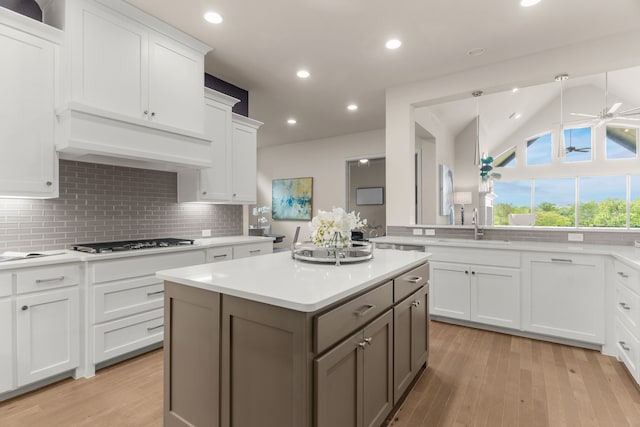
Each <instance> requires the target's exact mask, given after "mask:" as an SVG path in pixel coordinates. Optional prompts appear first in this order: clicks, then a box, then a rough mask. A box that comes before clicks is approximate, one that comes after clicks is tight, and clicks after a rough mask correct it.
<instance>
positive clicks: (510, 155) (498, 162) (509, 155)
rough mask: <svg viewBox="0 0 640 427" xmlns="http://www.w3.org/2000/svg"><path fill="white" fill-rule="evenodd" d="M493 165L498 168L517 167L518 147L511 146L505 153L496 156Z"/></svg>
mask: <svg viewBox="0 0 640 427" xmlns="http://www.w3.org/2000/svg"><path fill="white" fill-rule="evenodd" d="M493 165H494V166H495V167H497V168H514V167H516V147H511V148H509V149H508V150H507V151H505V152H504V153H502V154H500V155H499V156H496V158H495V160H494V163H493Z"/></svg>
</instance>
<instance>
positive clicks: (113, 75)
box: [44, 0, 211, 170]
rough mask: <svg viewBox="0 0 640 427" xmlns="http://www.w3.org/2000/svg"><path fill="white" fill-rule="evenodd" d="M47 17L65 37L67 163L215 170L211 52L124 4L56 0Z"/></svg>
mask: <svg viewBox="0 0 640 427" xmlns="http://www.w3.org/2000/svg"><path fill="white" fill-rule="evenodd" d="M44 16H45V20H46V21H47V22H49V23H51V24H52V25H55V26H57V27H59V28H61V29H64V30H65V34H66V44H65V49H64V55H63V65H64V70H65V73H64V74H63V79H62V81H63V85H62V98H63V99H62V101H63V102H62V103H61V104H60V105H59V108H58V117H59V123H60V126H59V128H58V132H57V138H56V145H57V148H58V150H59V151H60V152H61V153H63V157H64V158H72V159H78V160H89V161H91V160H96V159H95V158H92V157H86V156H94V157H95V156H109V157H111V158H122V159H129V160H140V161H151V162H160V163H170V164H174V165H176V167H175V168H174V169H175V170H177V169H178V168H179V167H183V166H188V167H189V166H190V167H209V166H211V161H210V160H209V159H210V157H211V155H210V154H211V142H210V140H209V139H207V137H206V136H205V133H204V55H205V54H206V52H207V51H209V50H210V48H209V47H208V46H206V45H204V44H203V43H201V42H200V41H198V40H196V39H194V38H192V37H190V36H188V35H186V34H185V33H182V32H181V31H178V30H176V29H175V28H173V27H170V26H169V25H167V24H166V23H164V22H162V21H160V20H158V19H156V18H154V17H152V16H150V15H147V14H146V13H144V12H142V11H141V10H139V9H137V8H135V7H133V6H131V5H130V4H128V3H127V2H125V1H122V0H111V1H106V0H51V1H50V2H49V3H47V4H46V6H45V7H44ZM82 157H85V158H84V159H83V158H82ZM203 159H206V160H203ZM115 163H116V164H117V162H115Z"/></svg>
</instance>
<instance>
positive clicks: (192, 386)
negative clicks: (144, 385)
mask: <svg viewBox="0 0 640 427" xmlns="http://www.w3.org/2000/svg"><path fill="white" fill-rule="evenodd" d="M428 256H429V254H425V253H416V252H401V251H394V250H388V251H379V252H378V253H376V257H375V258H374V259H373V260H371V261H368V262H365V263H357V264H351V265H343V266H340V267H336V266H335V265H329V264H310V263H308V262H305V261H297V260H295V261H294V260H292V259H291V258H290V256H289V255H288V254H286V253H284V254H283V253H278V254H273V255H264V256H260V257H255V258H252V259H251V260H250V261H247V260H243V259H241V260H234V261H228V262H222V263H217V264H205V265H200V266H193V267H186V268H181V269H175V270H166V271H162V272H159V273H158V277H160V278H162V279H164V280H165V337H164V346H165V353H164V354H165V359H164V363H165V377H164V381H165V386H164V425H165V426H198V427H200V426H202V427H204V426H207V427H208V426H225V427H230V426H235V427H253V426H260V427H271V426H272V427H287V426H288V427H304V426H308V427H313V426H315V427H341V426H345V427H347V426H348V427H355V426H357V427H364V426H366V427H369V426H382V425H385V423H386V422H387V418H388V417H389V416H390V415H391V414H392V411H393V410H394V408H396V407H397V406H399V405H400V403H401V402H402V399H403V398H404V397H405V396H406V394H407V392H408V390H409V388H410V386H411V385H412V384H413V382H414V380H415V379H416V378H417V376H418V374H419V373H420V372H422V370H423V369H424V368H425V367H426V365H427V360H428V348H429V340H428V285H427V280H428V275H429V270H428V264H427V258H428ZM286 295H290V298H289V299H287V298H285V296H286Z"/></svg>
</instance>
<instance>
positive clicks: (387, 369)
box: [362, 310, 393, 427]
mask: <svg viewBox="0 0 640 427" xmlns="http://www.w3.org/2000/svg"><path fill="white" fill-rule="evenodd" d="M363 337H364V340H363V341H364V342H365V343H367V346H366V347H365V348H364V350H363V352H362V353H363V355H364V357H363V368H362V380H363V383H364V384H363V388H362V393H363V398H362V405H363V406H362V413H363V415H362V417H363V425H364V426H365V427H374V426H375V427H377V426H381V425H382V423H383V421H384V420H385V418H386V417H387V415H388V414H389V412H390V411H391V408H393V313H392V311H391V310H388V311H387V313H386V314H384V315H382V316H381V317H379V318H378V319H376V320H374V321H373V322H372V323H371V324H370V325H368V326H367V327H365V328H364V331H363Z"/></svg>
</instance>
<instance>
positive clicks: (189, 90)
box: [149, 32, 204, 134]
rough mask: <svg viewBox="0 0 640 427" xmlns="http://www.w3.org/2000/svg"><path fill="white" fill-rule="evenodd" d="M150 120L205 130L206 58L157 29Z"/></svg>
mask: <svg viewBox="0 0 640 427" xmlns="http://www.w3.org/2000/svg"><path fill="white" fill-rule="evenodd" d="M149 119H150V120H152V121H154V122H157V123H161V124H164V125H167V126H172V127H175V128H178V129H184V130H188V131H191V132H196V133H200V134H202V133H203V132H204V58H203V56H202V55H201V54H199V53H196V52H194V51H192V50H191V49H189V48H187V47H186V46H184V45H181V44H180V43H178V42H176V41H173V40H171V39H169V38H167V37H164V36H162V35H161V34H159V33H155V32H151V33H150V36H149Z"/></svg>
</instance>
